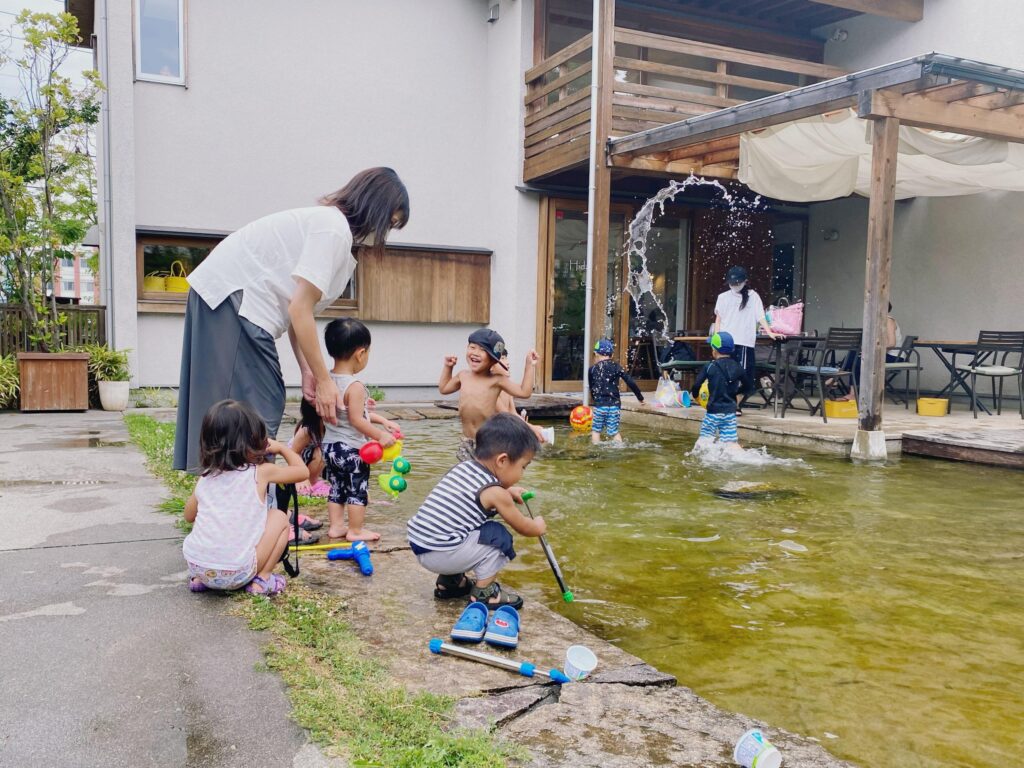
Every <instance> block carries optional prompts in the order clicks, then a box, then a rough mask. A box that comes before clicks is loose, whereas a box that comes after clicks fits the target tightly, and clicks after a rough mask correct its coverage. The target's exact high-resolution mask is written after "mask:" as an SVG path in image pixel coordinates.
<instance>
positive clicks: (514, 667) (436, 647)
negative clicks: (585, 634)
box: [430, 637, 572, 683]
mask: <svg viewBox="0 0 1024 768" xmlns="http://www.w3.org/2000/svg"><path fill="white" fill-rule="evenodd" d="M430 652H431V653H436V654H442V653H444V654H448V655H449V656H458V657H459V658H460V659H469V660H470V661H478V662H480V663H481V664H489V665H490V666H492V667H498V668H499V669H507V670H508V671H509V672H518V673H519V674H520V675H522V676H523V677H546V678H547V679H548V680H551V681H552V682H555V683H569V682H572V681H571V680H570V679H569V678H568V677H566V675H565V673H563V672H560V671H559V670H557V669H550V670H548V671H547V672H545V671H544V670H542V669H537V667H536V665H534V664H531V663H530V662H528V661H514V660H512V659H505V658H502V657H501V656H493V655H491V654H489V653H484V652H482V651H475V650H473V649H472V648H460V647H459V646H457V645H452V644H451V643H446V642H444V641H443V640H441V638H439V637H435V638H434V639H433V640H431V641H430Z"/></svg>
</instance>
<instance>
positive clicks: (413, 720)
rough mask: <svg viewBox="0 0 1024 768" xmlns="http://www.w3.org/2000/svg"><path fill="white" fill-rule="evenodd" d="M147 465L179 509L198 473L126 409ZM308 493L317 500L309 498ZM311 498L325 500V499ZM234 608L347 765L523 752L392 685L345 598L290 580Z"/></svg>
mask: <svg viewBox="0 0 1024 768" xmlns="http://www.w3.org/2000/svg"><path fill="white" fill-rule="evenodd" d="M125 422H126V423H127V426H128V434H129V435H130V436H131V439H132V441H133V442H134V443H135V444H136V445H138V446H139V448H140V449H141V450H142V452H143V453H144V454H145V456H146V467H147V468H148V469H149V471H150V472H152V473H153V474H154V475H155V476H156V477H158V478H159V479H160V480H162V481H163V482H164V484H165V485H166V486H167V488H168V489H169V490H170V492H171V497H170V498H169V499H167V500H165V501H163V502H161V503H160V505H159V508H160V509H161V510H162V511H164V512H167V513H169V514H174V515H177V516H178V517H179V520H178V525H179V527H182V528H184V529H185V530H188V529H189V528H191V526H189V525H188V524H187V523H185V521H184V520H182V519H180V516H181V512H182V509H183V507H184V504H185V500H186V499H187V498H188V497H189V495H190V494H191V493H192V490H193V489H194V488H195V478H194V477H193V476H192V475H189V474H187V473H185V472H178V471H177V470H174V469H171V464H172V460H173V457H174V425H173V424H164V423H162V422H158V421H156V420H155V419H152V418H150V417H149V416H143V415H139V414H131V415H128V416H125ZM310 501H313V499H311V500H310ZM315 501H317V502H320V503H321V504H323V503H324V500H323V499H315ZM236 600H237V605H238V610H239V612H240V613H241V614H242V615H243V616H245V617H246V619H247V620H248V622H249V626H250V627H251V628H252V629H255V630H264V631H269V632H270V633H271V634H272V635H273V637H274V642H272V643H270V644H269V645H268V646H267V647H266V651H265V653H266V667H267V668H268V669H270V670H273V671H275V672H277V673H279V674H280V675H281V677H282V678H283V679H284V681H285V683H287V685H288V696H289V698H290V699H291V703H292V717H293V718H294V719H295V721H296V722H297V723H298V724H299V725H300V726H302V727H303V728H306V729H308V730H309V732H310V734H311V735H312V736H313V739H314V740H315V741H316V742H317V743H318V744H320V745H321V746H323V747H326V748H328V750H329V751H331V752H333V753H335V754H339V755H345V756H346V757H347V758H348V759H349V760H350V763H351V765H353V766H363V767H369V766H386V768H500V767H501V766H507V765H509V764H510V762H514V761H518V760H520V759H522V758H524V757H525V755H524V753H523V752H522V750H521V749H518V748H516V747H514V746H513V745H509V744H504V743H501V742H499V741H498V740H497V738H496V737H495V736H493V735H492V734H490V733H488V732H486V731H448V730H446V728H447V727H448V726H449V725H450V724H451V714H452V708H453V706H454V701H453V699H451V698H450V697H447V696H436V695H433V694H429V693H419V694H412V693H409V692H408V691H406V690H405V689H404V688H402V687H401V686H399V685H396V684H395V683H394V681H393V680H392V679H391V677H390V675H389V674H388V670H387V668H386V667H385V666H384V665H383V664H381V663H380V662H378V661H376V660H374V658H373V652H372V651H371V650H370V649H368V648H366V647H365V646H364V644H363V643H362V641H361V640H360V639H359V638H358V636H357V635H356V634H355V632H354V631H353V630H352V628H351V627H350V626H349V625H348V623H347V622H345V621H344V618H343V612H344V603H343V602H342V601H341V600H339V599H338V598H336V597H332V596H329V595H322V594H319V593H316V592H314V591H312V590H311V589H309V588H308V587H303V586H299V585H297V584H295V583H294V582H292V583H291V584H290V585H289V586H288V591H287V592H285V593H284V594H283V595H280V596H279V597H276V598H274V599H273V600H268V599H267V598H264V597H251V596H249V595H238V596H237V598H236Z"/></svg>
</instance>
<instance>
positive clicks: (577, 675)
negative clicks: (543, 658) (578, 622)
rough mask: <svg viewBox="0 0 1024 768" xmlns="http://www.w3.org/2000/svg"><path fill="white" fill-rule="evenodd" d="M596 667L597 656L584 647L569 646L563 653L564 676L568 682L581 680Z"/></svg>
mask: <svg viewBox="0 0 1024 768" xmlns="http://www.w3.org/2000/svg"><path fill="white" fill-rule="evenodd" d="M596 667H597V656H595V655H594V652H593V651H592V650H590V649H589V648H587V647H586V646H585V645H570V646H569V649H568V650H567V651H566V652H565V674H566V677H568V678H569V679H570V680H582V679H583V678H584V677H586V676H587V675H589V674H590V673H591V672H593V671H594V669H595V668H596Z"/></svg>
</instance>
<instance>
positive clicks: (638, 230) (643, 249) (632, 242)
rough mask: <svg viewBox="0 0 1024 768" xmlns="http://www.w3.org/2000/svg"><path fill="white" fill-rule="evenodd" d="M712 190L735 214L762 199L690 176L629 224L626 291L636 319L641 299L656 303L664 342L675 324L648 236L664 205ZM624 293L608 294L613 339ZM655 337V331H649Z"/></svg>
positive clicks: (662, 192)
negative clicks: (689, 192)
mask: <svg viewBox="0 0 1024 768" xmlns="http://www.w3.org/2000/svg"><path fill="white" fill-rule="evenodd" d="M701 186H702V187H711V188H713V189H715V190H717V192H718V197H719V199H720V200H721V202H722V203H724V204H725V205H726V206H727V207H728V208H729V209H730V211H731V212H732V213H737V212H740V211H745V210H754V209H756V208H758V207H759V206H760V204H761V196H760V195H757V196H756V197H754V198H753V199H747V198H742V197H738V196H736V195H734V194H733V193H732V192H730V191H729V190H728V189H726V187H725V186H724V185H723V184H722V183H721V182H720V181H718V180H717V179H705V178H703V177H701V176H693V175H690V176H689V177H688V178H686V179H683V180H682V181H675V180H672V181H670V182H669V184H668V186H667V187H665V188H664V189H662V190H660V191H659V192H658V193H657V194H656V195H654V196H653V197H651V198H650V199H649V200H647V202H645V203H644V205H643V207H641V208H640V210H639V211H638V212H637V214H636V216H634V217H633V220H632V221H631V222H630V223H629V228H628V230H629V231H628V239H627V241H626V244H625V258H626V284H625V286H623V289H624V290H625V291H626V292H627V293H629V295H630V297H631V298H632V299H633V306H634V307H635V308H636V316H637V320H641V319H642V317H641V315H642V309H641V308H642V307H643V303H642V299H643V297H644V296H645V295H648V296H650V297H651V300H652V301H653V304H654V307H655V309H654V311H655V312H656V313H657V314H658V315H660V317H661V323H660V326H661V328H660V330H659V333H660V336H661V338H662V340H664V341H666V342H670V341H671V338H670V336H669V333H670V331H672V330H674V329H673V327H672V326H673V322H674V321H673V322H670V321H669V317H668V313H667V312H666V311H665V307H664V306H663V304H662V302H661V299H660V298H659V297H658V295H657V293H656V291H655V287H654V275H652V274H651V271H650V269H649V268H648V263H647V249H648V247H649V243H648V240H649V237H650V234H651V228H652V227H653V226H654V222H655V220H656V219H657V218H658V217H660V216H663V215H664V213H665V204H666V203H670V202H672V201H674V200H675V198H676V197H677V196H678V195H679V194H680V193H681V192H683V191H684V190H686V189H688V188H690V187H701ZM733 224H734V226H735V227H737V228H741V227H743V226H749V225H750V221H749V220H747V221H744V220H743V219H742V218H737V219H736V220H735V221H734V222H733ZM620 293H621V291H612V292H610V293H609V297H608V305H607V307H606V312H605V329H604V334H605V335H606V336H611V318H612V316H613V314H614V309H615V302H616V301H617V299H618V296H619V295H620ZM650 332H651V333H652V335H653V334H654V332H655V331H654V329H650Z"/></svg>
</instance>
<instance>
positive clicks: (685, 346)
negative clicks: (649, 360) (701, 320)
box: [658, 331, 708, 381]
mask: <svg viewBox="0 0 1024 768" xmlns="http://www.w3.org/2000/svg"><path fill="white" fill-rule="evenodd" d="M702 333H703V331H676V335H677V336H700V335H701V334H702ZM662 356H664V358H665V359H662ZM687 358H689V359H687ZM696 358H697V350H695V349H694V345H693V344H689V343H687V342H684V341H674V342H672V344H671V346H669V347H668V348H667V349H665V351H664V355H659V356H658V370H659V371H660V372H661V373H662V374H665V373H668V374H669V376H670V377H671V378H673V379H675V380H676V381H682V379H683V374H686V373H696V372H697V371H699V370H700V369H702V368H703V367H704V366H705V365H707V364H708V361H707V360H697V359H696Z"/></svg>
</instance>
